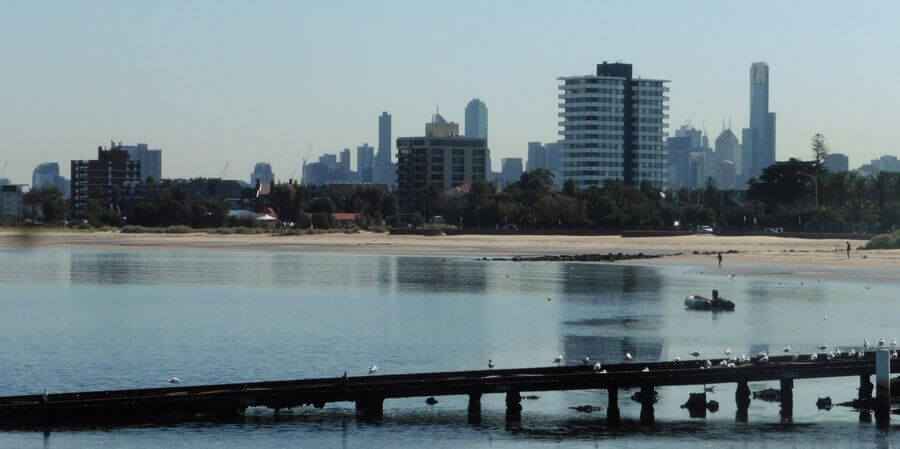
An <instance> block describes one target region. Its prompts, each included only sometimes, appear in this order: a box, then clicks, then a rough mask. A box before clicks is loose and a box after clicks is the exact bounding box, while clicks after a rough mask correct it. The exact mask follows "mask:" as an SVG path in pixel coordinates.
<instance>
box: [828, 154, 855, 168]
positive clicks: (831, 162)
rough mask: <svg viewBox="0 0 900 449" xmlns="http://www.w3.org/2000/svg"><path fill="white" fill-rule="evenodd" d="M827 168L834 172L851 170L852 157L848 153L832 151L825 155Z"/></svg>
mask: <svg viewBox="0 0 900 449" xmlns="http://www.w3.org/2000/svg"><path fill="white" fill-rule="evenodd" d="M825 168H827V169H828V171H830V172H832V173H840V172H842V171H848V170H850V158H848V157H847V155H846V154H842V153H831V154H829V155H827V156H825Z"/></svg>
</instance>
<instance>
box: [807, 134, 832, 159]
mask: <svg viewBox="0 0 900 449" xmlns="http://www.w3.org/2000/svg"><path fill="white" fill-rule="evenodd" d="M810 150H811V151H812V154H813V160H814V161H816V164H819V165H821V164H823V163H825V156H828V143H827V142H825V136H823V135H822V134H821V133H816V135H814V136H812V141H811V143H810Z"/></svg>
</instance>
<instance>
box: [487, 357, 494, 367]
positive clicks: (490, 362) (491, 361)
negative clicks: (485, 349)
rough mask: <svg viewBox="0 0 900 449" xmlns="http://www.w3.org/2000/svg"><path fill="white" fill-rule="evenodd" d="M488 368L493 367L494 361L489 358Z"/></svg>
mask: <svg viewBox="0 0 900 449" xmlns="http://www.w3.org/2000/svg"><path fill="white" fill-rule="evenodd" d="M488 369H494V361H493V360H491V359H488Z"/></svg>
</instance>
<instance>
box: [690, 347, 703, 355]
mask: <svg viewBox="0 0 900 449" xmlns="http://www.w3.org/2000/svg"><path fill="white" fill-rule="evenodd" d="M701 354H703V353H702V352H700V350H699V349H695V350H693V351H691V355H692V356H694V357H700V355H701Z"/></svg>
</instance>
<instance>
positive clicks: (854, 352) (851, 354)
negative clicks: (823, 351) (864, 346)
mask: <svg viewBox="0 0 900 449" xmlns="http://www.w3.org/2000/svg"><path fill="white" fill-rule="evenodd" d="M860 352H862V351H860ZM847 355H848V356H850V357H853V356H855V355H856V350H855V349H851V350H849V351H847Z"/></svg>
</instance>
